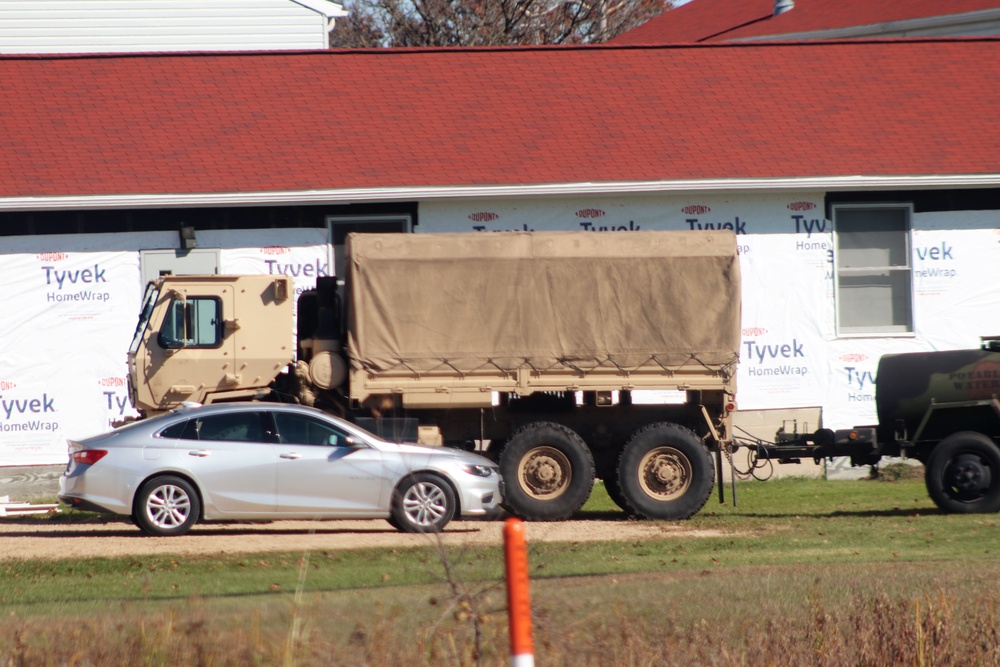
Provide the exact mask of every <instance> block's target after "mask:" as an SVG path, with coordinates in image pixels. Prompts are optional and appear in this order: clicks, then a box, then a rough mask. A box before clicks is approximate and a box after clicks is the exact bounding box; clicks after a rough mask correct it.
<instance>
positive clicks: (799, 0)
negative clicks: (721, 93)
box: [613, 0, 1000, 45]
mask: <svg viewBox="0 0 1000 667" xmlns="http://www.w3.org/2000/svg"><path fill="white" fill-rule="evenodd" d="M997 34H1000V1H998V0H955V1H954V2H947V3H942V2H938V1H936V0H885V1H882V2H870V1H866V0H692V1H691V2H688V3H686V4H684V5H681V6H680V7H677V8H675V9H673V10H671V11H668V12H665V13H663V14H661V15H660V16H658V17H656V18H654V19H652V20H650V21H648V22H646V23H644V24H643V25H641V26H639V27H638V28H635V29H633V30H630V31H629V32H627V33H625V34H623V35H620V36H619V37H617V38H616V39H614V40H613V42H614V43H615V44H620V45H636V44H672V43H676V42H735V41H742V40H746V41H752V40H763V39H771V40H774V39H785V40H803V39H806V40H813V39H856V38H865V39H870V38H880V37H942V36H983V35H997Z"/></svg>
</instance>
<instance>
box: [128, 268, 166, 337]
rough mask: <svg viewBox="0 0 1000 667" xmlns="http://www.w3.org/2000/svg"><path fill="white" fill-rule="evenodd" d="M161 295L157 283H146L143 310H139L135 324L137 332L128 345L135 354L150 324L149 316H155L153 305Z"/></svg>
mask: <svg viewBox="0 0 1000 667" xmlns="http://www.w3.org/2000/svg"><path fill="white" fill-rule="evenodd" d="M159 295H160V290H159V288H157V287H156V284H155V283H153V282H150V283H149V284H147V285H146V294H145V295H144V296H143V297H142V310H140V311H139V322H138V323H137V324H136V326H135V333H134V334H133V335H132V344H131V345H129V346H128V351H129V352H130V353H131V354H135V353H136V352H138V351H139V344H140V343H142V334H143V332H145V331H146V327H147V326H149V318H150V317H152V316H153V306H154V305H155V304H156V298H157V297H158V296H159Z"/></svg>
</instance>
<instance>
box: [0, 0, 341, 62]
mask: <svg viewBox="0 0 1000 667" xmlns="http://www.w3.org/2000/svg"><path fill="white" fill-rule="evenodd" d="M342 15H344V12H343V9H342V7H341V5H339V4H337V3H334V2H326V0H304V1H303V2H297V1H294V0H3V1H2V2H0V53H111V52H156V51H248V50H249V51H275V50H295V49H325V48H327V47H328V46H329V30H330V29H331V28H332V27H333V18H334V17H336V16H342Z"/></svg>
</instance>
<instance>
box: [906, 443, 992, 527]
mask: <svg viewBox="0 0 1000 667" xmlns="http://www.w3.org/2000/svg"><path fill="white" fill-rule="evenodd" d="M924 480H925V482H926V483H927V492H928V493H929V494H930V496H931V499H932V500H933V501H934V504H936V505H937V506H938V507H939V508H940V509H941V511H943V512H949V513H953V514H989V513H993V512H997V511H1000V449H998V448H997V446H996V444H994V442H993V441H992V440H991V439H990V438H988V437H986V436H985V435H983V434H982V433H976V432H974V431H962V432H960V433H954V434H952V435H949V436H948V437H947V438H945V439H944V440H942V441H941V442H940V443H938V445H937V447H935V448H934V449H933V450H932V451H931V454H930V456H929V457H928V458H927V466H926V468H925V471H924Z"/></svg>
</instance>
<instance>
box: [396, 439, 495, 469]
mask: <svg viewBox="0 0 1000 667" xmlns="http://www.w3.org/2000/svg"><path fill="white" fill-rule="evenodd" d="M380 449H383V450H385V451H394V452H399V453H400V454H411V455H418V456H433V457H435V458H450V459H454V460H456V461H463V462H465V463H469V464H476V465H485V466H491V467H496V464H495V463H493V462H492V461H490V460H489V459H488V458H486V457H485V456H480V455H479V454H474V453H472V452H467V451H464V450H461V449H452V448H451V447H440V446H433V445H418V444H416V443H409V442H405V443H392V442H387V443H380Z"/></svg>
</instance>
